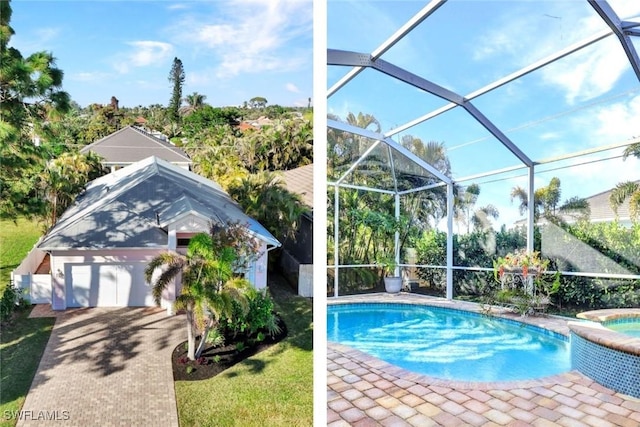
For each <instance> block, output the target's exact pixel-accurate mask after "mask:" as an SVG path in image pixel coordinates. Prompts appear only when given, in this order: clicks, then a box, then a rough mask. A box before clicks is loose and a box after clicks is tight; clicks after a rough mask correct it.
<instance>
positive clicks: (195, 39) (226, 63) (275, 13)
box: [174, 0, 313, 78]
mask: <svg viewBox="0 0 640 427" xmlns="http://www.w3.org/2000/svg"><path fill="white" fill-rule="evenodd" d="M216 7H217V10H216V14H215V17H214V18H213V19H208V20H207V19H206V18H203V16H204V15H198V16H197V17H188V18H185V19H183V20H181V21H179V22H178V24H177V25H176V26H175V28H174V31H175V33H176V34H177V36H176V37H177V39H178V40H179V41H180V42H181V43H184V44H188V45H189V46H191V47H196V48H198V47H199V48H200V51H201V52H202V51H203V50H204V51H205V53H208V52H211V53H212V54H214V55H215V56H217V57H218V58H219V60H217V63H218V64H219V65H218V66H217V69H216V76H217V77H219V78H224V77H233V76H236V75H238V74H240V73H260V72H262V71H274V70H283V71H292V70H294V69H299V68H301V67H302V66H305V65H310V61H311V56H312V55H311V52H310V50H308V49H301V48H298V49H296V48H295V47H293V46H294V45H295V43H294V41H295V40H296V39H298V38H301V37H308V38H309V39H310V38H311V33H312V20H313V13H312V3H311V2H309V1H286V0H285V1H264V0H256V1H235V2H229V3H224V4H221V3H216ZM185 28H190V29H193V30H192V31H184V29H185Z"/></svg>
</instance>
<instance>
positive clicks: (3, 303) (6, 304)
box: [0, 283, 26, 322]
mask: <svg viewBox="0 0 640 427" xmlns="http://www.w3.org/2000/svg"><path fill="white" fill-rule="evenodd" d="M25 304H26V301H25V300H24V299H23V298H22V296H21V294H20V289H18V288H16V287H15V285H14V284H13V283H10V284H9V285H8V286H7V287H6V288H5V289H4V293H3V294H2V298H0V321H2V322H5V321H7V320H9V319H10V318H11V315H13V313H14V311H15V310H16V308H17V307H19V306H21V305H25Z"/></svg>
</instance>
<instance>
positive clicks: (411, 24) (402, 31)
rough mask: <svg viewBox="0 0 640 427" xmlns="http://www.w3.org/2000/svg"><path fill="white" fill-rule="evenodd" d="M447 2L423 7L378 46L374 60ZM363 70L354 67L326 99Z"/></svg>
mask: <svg viewBox="0 0 640 427" xmlns="http://www.w3.org/2000/svg"><path fill="white" fill-rule="evenodd" d="M446 2H447V0H433V1H431V2H430V3H428V4H427V5H426V6H425V7H423V8H422V9H421V10H420V11H419V12H418V13H416V14H415V15H414V16H413V17H412V18H411V19H409V20H408V21H407V22H406V23H405V24H404V25H403V26H402V27H400V28H399V29H398V31H396V32H395V33H393V35H392V36H391V37H389V38H388V39H387V40H385V41H384V42H383V43H382V44H381V45H380V46H378V47H377V48H376V49H375V50H374V51H373V52H371V56H372V57H373V58H375V59H377V58H379V57H380V56H382V55H383V54H384V53H385V52H386V51H388V50H389V49H391V48H392V47H393V46H394V45H395V44H396V43H398V42H399V41H400V40H402V38H403V37H404V36H406V35H407V34H409V33H410V32H411V31H412V30H413V29H414V28H415V27H417V26H418V25H420V23H421V22H422V21H424V20H425V19H427V18H428V17H429V16H430V15H431V14H432V13H433V12H435V11H436V10H438V8H439V7H440V6H442V5H443V4H445V3H446ZM362 70H364V67H363V66H358V65H356V66H354V67H353V68H352V69H351V70H350V71H349V72H348V73H347V74H346V75H344V76H343V77H342V78H341V79H340V80H338V82H336V83H335V84H334V85H333V86H332V87H331V88H329V91H328V94H327V98H328V97H330V96H331V95H333V94H334V93H336V92H337V91H338V90H339V89H340V88H341V87H342V86H344V85H346V84H347V83H349V81H351V79H353V78H354V77H355V76H357V75H358V74H360V72H361V71H362Z"/></svg>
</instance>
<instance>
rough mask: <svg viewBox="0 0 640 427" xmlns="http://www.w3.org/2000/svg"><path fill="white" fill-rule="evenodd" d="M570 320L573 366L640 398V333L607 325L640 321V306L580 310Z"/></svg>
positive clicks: (587, 374) (607, 384) (614, 388)
mask: <svg viewBox="0 0 640 427" xmlns="http://www.w3.org/2000/svg"><path fill="white" fill-rule="evenodd" d="M577 317H578V318H580V319H584V320H588V322H584V321H583V322H569V329H570V330H571V367H572V369H577V370H578V371H580V372H582V373H583V374H585V375H586V376H588V377H590V378H592V379H593V380H595V381H597V382H598V383H600V384H602V385H604V386H605V387H608V388H611V389H613V390H615V391H617V392H620V393H624V394H627V395H629V396H633V397H636V398H640V381H639V378H640V336H632V335H630V334H627V333H622V332H620V331H617V330H614V329H611V328H610V327H608V325H618V324H623V323H630V324H631V323H632V324H635V323H640V309H637V308H627V309H608V310H595V311H586V312H583V313H580V314H578V316H577Z"/></svg>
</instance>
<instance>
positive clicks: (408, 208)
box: [327, 0, 640, 298]
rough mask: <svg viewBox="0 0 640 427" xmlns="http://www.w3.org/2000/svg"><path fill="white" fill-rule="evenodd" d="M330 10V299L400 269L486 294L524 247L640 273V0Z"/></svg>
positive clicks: (435, 286)
mask: <svg viewBox="0 0 640 427" xmlns="http://www.w3.org/2000/svg"><path fill="white" fill-rule="evenodd" d="M327 21H328V28H327V35H328V47H329V49H328V51H327V58H328V72H327V77H328V95H327V97H328V98H327V99H328V100H327V108H328V113H329V114H328V119H327V124H328V132H327V175H328V177H327V178H328V188H327V201H328V212H327V215H328V226H327V236H328V240H327V246H328V247H327V251H328V270H327V271H328V276H327V277H328V280H327V295H328V296H339V295H345V294H355V293H365V292H373V291H380V290H382V289H383V288H381V282H382V281H381V278H382V275H383V271H384V270H385V268H384V267H386V270H393V272H394V273H395V274H397V275H401V276H402V277H403V281H404V286H405V289H407V290H414V291H421V290H422V291H424V293H435V294H438V295H441V296H446V297H447V298H453V297H454V294H459V293H467V294H473V293H474V292H478V289H477V288H478V287H482V286H483V284H486V283H489V282H490V281H491V280H492V276H493V264H492V260H494V259H496V258H497V257H499V256H503V255H504V254H505V252H507V251H512V250H524V251H529V252H531V251H534V250H536V251H540V252H541V253H542V255H543V256H545V257H549V258H551V259H553V260H554V261H553V264H552V267H553V270H557V271H561V272H562V274H563V275H564V276H565V277H574V278H577V279H576V280H578V281H579V280H582V278H584V279H585V280H591V281H593V280H596V281H599V282H598V283H600V284H601V285H602V284H603V283H604V285H606V284H607V283H613V282H610V281H617V282H616V283H630V284H636V285H637V283H638V279H640V275H639V273H640V261H639V260H640V247H639V246H638V245H637V244H636V242H637V240H638V239H636V240H633V239H634V237H633V235H634V232H633V230H637V231H636V233H640V229H639V228H638V214H639V213H640V212H638V209H637V207H636V206H640V173H639V171H640V167H639V166H640V161H639V157H640V148H639V147H640V59H639V56H638V48H639V46H640V2H636V1H633V0H615V1H614V0H610V1H597V0H584V1H582V0H575V1H557V2H548V1H513V2H508V1H499V2H496V1H482V0H480V1H455V0H451V1H443V0H434V1H431V2H428V3H427V2H418V1H403V2H395V1H370V2H341V1H330V2H328V4H327ZM624 186H626V187H624ZM621 188H623V189H624V190H625V191H626V192H625V191H622V190H620V189H621ZM634 191H635V192H636V193H634ZM633 194H636V195H635V196H633ZM634 197H635V198H634ZM630 230H631V231H630ZM616 233H618V235H622V234H624V235H625V237H624V239H627V240H628V241H627V240H625V243H624V244H620V243H619V241H618V243H616V237H614V236H615V235H616ZM629 236H632V237H629ZM624 239H622V240H624ZM629 239H630V240H629ZM386 274H391V272H389V271H387V273H386ZM607 281H609V282H607ZM605 282H606V283H605ZM590 283H592V282H590Z"/></svg>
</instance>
